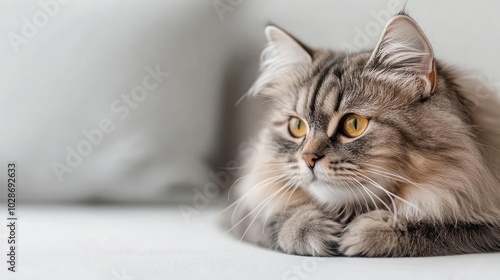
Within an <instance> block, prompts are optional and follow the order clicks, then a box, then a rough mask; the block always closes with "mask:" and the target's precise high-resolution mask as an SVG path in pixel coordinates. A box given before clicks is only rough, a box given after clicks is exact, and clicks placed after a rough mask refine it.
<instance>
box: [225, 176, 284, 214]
mask: <svg viewBox="0 0 500 280" xmlns="http://www.w3.org/2000/svg"><path fill="white" fill-rule="evenodd" d="M285 180H287V175H278V176H275V177H273V180H269V179H268V180H265V181H263V182H264V183H265V184H262V183H259V184H257V186H259V185H260V186H259V188H258V189H261V188H263V187H267V186H268V185H270V184H273V185H272V186H270V187H269V189H272V188H273V187H274V186H276V185H277V184H279V183H281V182H283V181H285ZM254 189H255V186H254V187H252V188H251V189H250V190H249V191H248V192H247V193H246V194H245V195H244V196H247V195H248V194H250V193H251V192H252V190H254ZM238 200H239V202H238V203H237V204H236V206H235V208H234V209H233V214H232V215H231V221H234V216H235V215H236V213H237V212H238V208H239V207H240V205H241V203H242V202H243V200H242V199H241V198H240V199H238Z"/></svg>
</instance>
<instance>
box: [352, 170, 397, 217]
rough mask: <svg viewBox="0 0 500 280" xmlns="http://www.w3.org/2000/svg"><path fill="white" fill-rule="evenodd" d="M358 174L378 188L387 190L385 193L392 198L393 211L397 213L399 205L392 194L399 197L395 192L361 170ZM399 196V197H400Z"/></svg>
mask: <svg viewBox="0 0 500 280" xmlns="http://www.w3.org/2000/svg"><path fill="white" fill-rule="evenodd" d="M357 173H358V175H360V176H362V177H363V178H365V179H367V180H368V181H369V182H370V183H371V184H372V185H373V186H374V187H376V188H378V189H379V190H381V191H383V192H385V194H386V195H387V197H388V198H389V199H390V200H391V203H392V207H393V210H394V211H391V212H393V214H394V215H396V214H397V207H396V203H395V202H394V199H393V197H392V196H395V197H398V196H397V195H395V194H393V193H392V192H390V191H389V190H387V189H386V188H384V187H383V186H381V185H380V184H379V183H377V182H375V181H374V180H373V179H372V178H370V177H368V176H366V175H363V174H361V173H360V172H357ZM398 198H399V197H398Z"/></svg>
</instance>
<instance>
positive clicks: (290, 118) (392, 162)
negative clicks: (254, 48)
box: [250, 15, 473, 204]
mask: <svg viewBox="0 0 500 280" xmlns="http://www.w3.org/2000/svg"><path fill="white" fill-rule="evenodd" d="M265 33H266V36H267V39H268V43H269V46H268V48H267V49H266V50H265V51H264V53H263V56H262V70H261V75H260V76H259V78H258V79H257V81H256V82H255V84H254V85H253V87H252V88H251V90H250V94H252V95H256V96H262V97H267V98H269V99H270V100H271V101H272V102H271V103H272V105H271V112H272V114H271V115H272V117H271V119H270V120H269V121H268V123H269V131H270V134H269V136H270V137H269V139H270V140H269V142H268V143H266V145H267V147H266V148H267V150H268V151H269V153H270V155H269V156H268V159H269V161H276V162H286V164H285V165H284V168H283V171H282V172H284V173H286V174H288V175H289V177H290V178H292V179H293V180H295V181H296V182H300V186H301V187H303V188H305V189H306V190H307V191H309V192H310V193H312V194H313V195H314V196H315V197H317V198H318V199H319V200H322V201H324V202H335V203H338V202H339V201H344V202H349V201H351V200H356V201H359V200H363V201H367V202H368V203H370V199H376V198H373V197H375V195H377V196H384V195H386V194H387V191H390V192H392V193H397V194H398V195H400V196H405V192H410V191H411V189H410V188H406V189H405V188H403V187H402V186H403V185H405V184H406V183H407V184H408V185H409V184H410V183H409V182H418V183H421V184H425V183H426V180H427V179H428V180H438V178H443V177H446V175H443V174H440V172H445V171H447V168H449V167H450V166H454V167H457V166H458V165H463V164H464V163H463V158H461V154H460V152H461V151H463V149H469V148H470V147H473V144H472V143H471V140H470V138H469V137H468V131H469V130H468V128H467V127H466V125H464V123H465V120H466V119H467V115H466V114H465V113H464V110H462V104H461V103H460V101H459V100H458V99H457V98H456V96H455V94H454V93H453V90H452V88H453V86H452V85H450V84H449V83H448V82H447V81H446V79H447V78H446V75H445V73H443V72H444V71H445V70H444V69H442V67H440V66H439V65H437V64H436V62H435V59H434V56H433V51H432V48H431V46H430V44H429V41H428V40H427V38H426V37H425V35H424V34H423V32H422V30H421V29H420V28H419V26H418V25H417V24H416V23H415V21H414V20H413V19H411V18H410V17H408V16H406V15H397V16H395V17H393V18H392V19H391V20H390V22H389V23H388V25H387V26H386V28H385V30H384V32H383V33H382V36H381V38H380V40H379V43H378V44H377V46H376V48H375V50H374V51H373V52H361V53H345V52H335V51H329V50H314V49H311V48H309V47H306V46H305V45H304V44H303V43H301V42H299V41H297V40H296V39H295V38H293V37H292V36H290V35H289V34H287V33H286V32H284V31H283V30H281V29H279V28H277V27H275V26H269V27H267V28H266V30H265ZM457 159H458V161H457ZM452 175H453V174H451V173H450V176H452ZM370 193H371V194H373V195H370ZM363 203H364V202H363ZM370 204H371V203H370Z"/></svg>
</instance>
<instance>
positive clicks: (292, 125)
mask: <svg viewBox="0 0 500 280" xmlns="http://www.w3.org/2000/svg"><path fill="white" fill-rule="evenodd" d="M288 131H289V132H290V134H291V135H292V136H293V137H295V138H300V137H304V136H305V135H306V134H307V126H306V123H305V122H304V121H303V120H301V119H299V118H296V117H291V118H290V121H289V122H288Z"/></svg>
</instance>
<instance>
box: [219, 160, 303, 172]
mask: <svg viewBox="0 0 500 280" xmlns="http://www.w3.org/2000/svg"><path fill="white" fill-rule="evenodd" d="M289 163H294V162H293V161H270V162H261V163H256V164H249V165H242V166H235V167H221V169H222V170H241V169H246V168H251V167H252V168H253V167H257V166H260V165H265V164H289Z"/></svg>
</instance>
